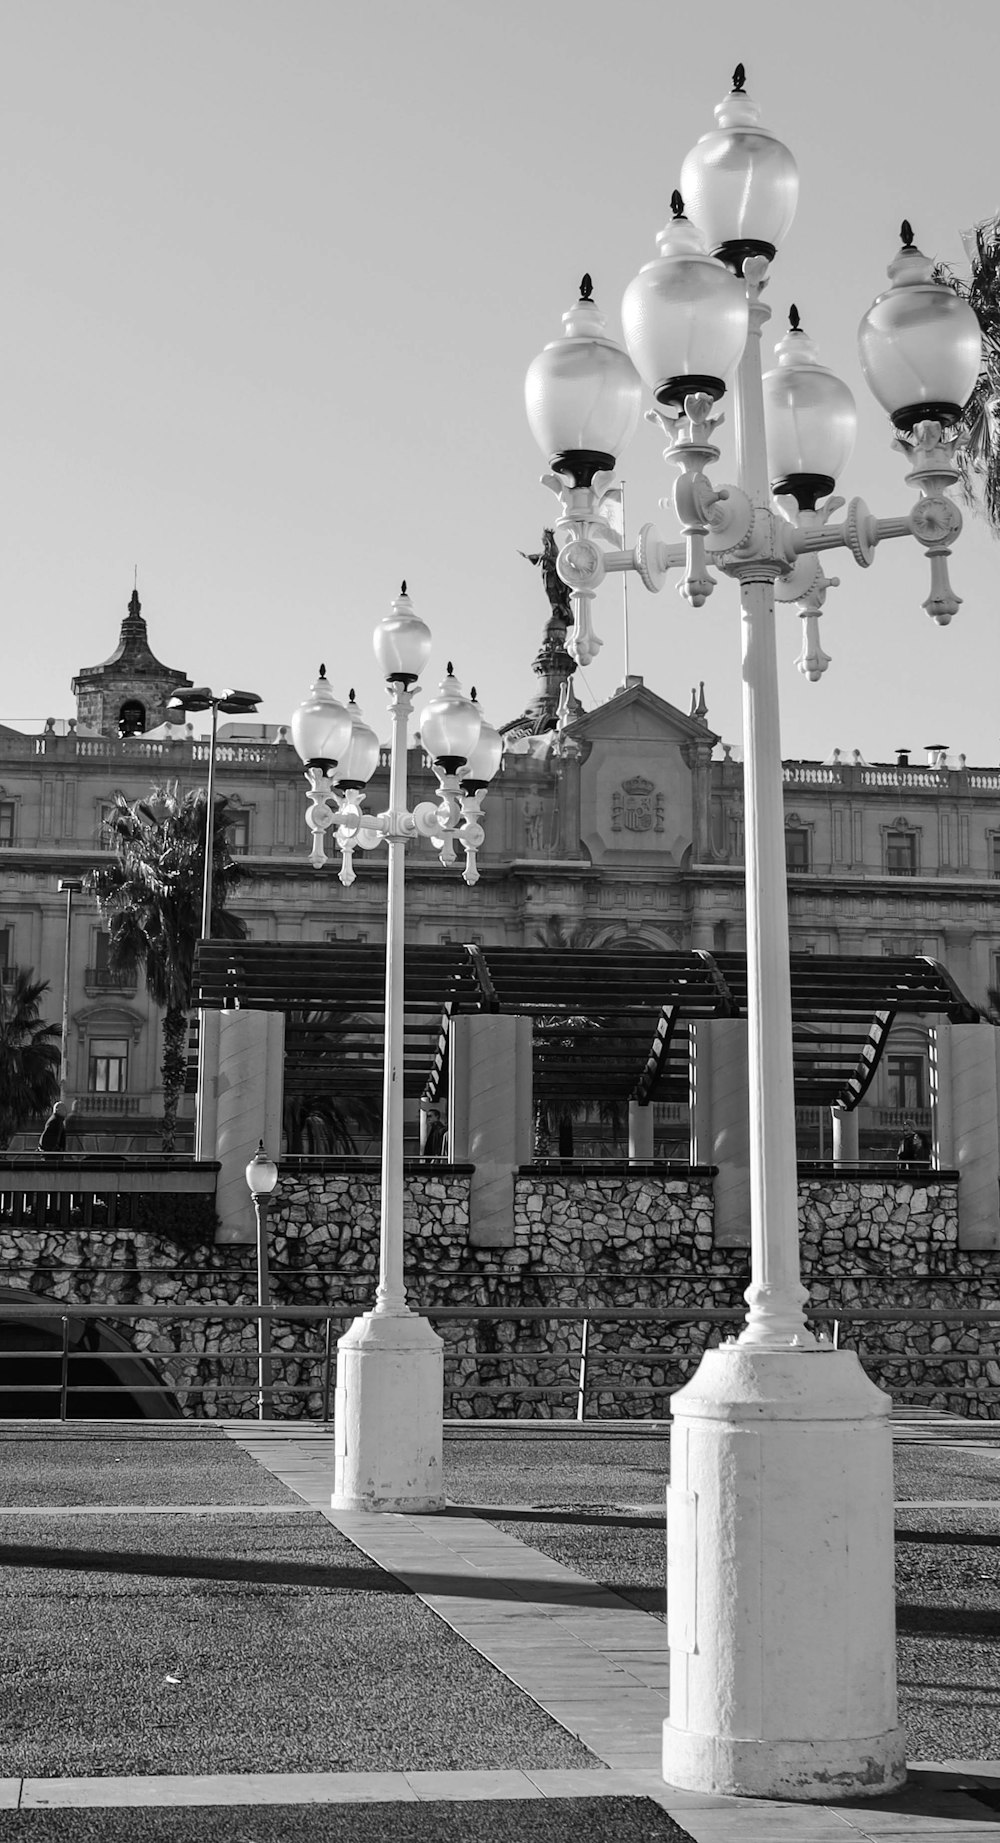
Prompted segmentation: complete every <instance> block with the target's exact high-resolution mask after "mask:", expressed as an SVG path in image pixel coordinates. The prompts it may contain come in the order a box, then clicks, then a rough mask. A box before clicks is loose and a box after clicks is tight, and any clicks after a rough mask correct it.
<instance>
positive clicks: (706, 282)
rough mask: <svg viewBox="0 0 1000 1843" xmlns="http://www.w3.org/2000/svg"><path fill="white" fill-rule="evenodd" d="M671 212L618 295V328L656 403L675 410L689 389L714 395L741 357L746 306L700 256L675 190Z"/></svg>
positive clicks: (699, 242)
mask: <svg viewBox="0 0 1000 1843" xmlns="http://www.w3.org/2000/svg"><path fill="white" fill-rule="evenodd" d="M671 206H672V209H673V212H674V216H673V219H672V221H671V222H670V223H669V224H668V225H667V227H666V229H665V230H662V231H661V232H660V234H659V236H658V238H657V245H658V248H659V252H660V253H659V255H658V256H656V257H654V259H653V261H652V262H647V264H646V266H645V268H643V269H640V271H639V273H638V275H637V276H636V277H635V279H634V281H631V282H630V283H629V285H628V287H627V288H626V290H625V298H624V300H623V301H622V326H623V328H624V332H625V343H626V345H627V346H628V349H629V351H630V353H631V354H632V358H633V360H634V361H635V366H636V370H637V371H638V372H639V375H640V377H641V378H642V379H643V380H644V382H645V383H646V384H648V385H649V388H650V390H651V391H652V392H653V395H654V397H655V398H656V400H657V402H658V403H668V404H669V403H675V404H683V402H684V398H685V397H686V396H690V395H691V393H692V392H694V391H703V392H706V393H707V394H708V395H709V396H710V397H712V398H718V397H721V396H722V393H723V391H724V390H725V387H726V384H727V383H728V381H729V380H730V379H731V378H732V376H733V374H734V372H735V370H736V367H737V366H738V364H739V362H740V359H741V358H742V356H743V348H744V346H745V345H746V340H747V326H748V308H747V296H746V289H745V287H744V285H743V283H742V282H741V281H738V280H737V279H736V277H735V275H732V274H730V271H729V270H728V269H727V268H726V267H725V264H724V263H721V262H717V261H716V259H715V257H714V256H709V255H708V253H707V251H706V249H705V245H704V240H703V238H702V237H701V234H700V232H699V231H697V230H696V229H695V226H694V225H693V224H692V223H690V221H689V220H688V218H687V217H686V216H685V215H684V202H683V200H682V198H681V196H680V193H679V192H675V193H674V194H673V197H672V199H671Z"/></svg>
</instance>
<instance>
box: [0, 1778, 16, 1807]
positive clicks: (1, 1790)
mask: <svg viewBox="0 0 1000 1843" xmlns="http://www.w3.org/2000/svg"><path fill="white" fill-rule="evenodd" d="M20 1797H21V1781H20V1779H0V1811H16V1810H17V1807H18V1803H19V1801H20Z"/></svg>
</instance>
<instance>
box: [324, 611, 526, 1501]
mask: <svg viewBox="0 0 1000 1843" xmlns="http://www.w3.org/2000/svg"><path fill="white" fill-rule="evenodd" d="M374 645H375V656H376V658H377V660H378V663H379V666H380V668H381V670H382V672H383V673H384V675H385V680H386V688H387V690H388V693H389V708H390V710H391V712H392V748H391V756H390V767H389V805H388V808H387V809H386V811H385V812H384V813H377V814H369V813H366V812H365V811H364V806H363V801H364V788H365V786H366V784H367V782H368V781H369V780H370V778H371V776H372V774H373V773H374V771H375V767H376V765H377V762H378V753H379V745H378V738H377V737H376V735H375V733H374V731H373V730H372V729H370V728H369V726H368V724H367V723H365V721H364V719H363V717H362V715H361V712H360V711H359V710H358V708H357V706H356V704H355V703H354V693H353V691H352V693H351V697H350V702H349V703H348V704H347V705H344V704H341V703H339V702H338V700H337V699H336V698H335V697H334V695H333V692H332V691H331V689H330V686H329V684H328V682H327V678H326V669H325V667H323V666H321V667H320V673H319V678H318V679H317V681H316V683H315V684H314V686H313V688H312V694H311V696H310V697H309V698H308V699H307V700H306V702H305V703H304V704H302V705H301V706H300V708H299V709H298V710H297V711H296V713H295V715H294V717H293V718H292V726H291V727H292V741H293V742H294V744H295V747H296V749H297V750H298V752H299V754H300V755H301V757H302V759H303V761H304V762H305V764H306V781H307V782H308V786H309V805H308V808H307V812H306V818H307V822H308V825H309V828H310V830H311V832H312V834H313V841H314V842H313V849H312V853H311V861H312V863H313V864H314V865H315V867H316V869H317V870H320V869H322V867H323V864H324V863H325V861H326V850H325V843H324V841H325V837H326V834H327V833H328V832H330V831H331V830H332V832H333V835H334V838H335V840H336V843H337V844H338V845H339V847H340V854H341V867H340V873H339V874H340V881H341V882H342V883H344V884H350V883H352V882H353V881H354V874H355V873H354V867H353V863H352V859H353V855H354V852H355V851H356V850H358V849H361V850H363V851H370V850H372V849H374V848H375V847H376V846H378V845H380V844H382V843H383V842H384V843H385V845H386V846H387V849H388V858H389V863H388V912H387V917H386V947H385V1065H384V1078H383V1085H382V1201H381V1218H380V1232H379V1277H378V1288H377V1291H376V1294H375V1304H374V1307H373V1309H372V1310H371V1311H369V1312H365V1313H364V1314H363V1315H362V1316H361V1317H360V1318H356V1319H355V1321H354V1323H353V1325H352V1326H351V1328H350V1330H349V1331H348V1332H347V1333H346V1334H345V1335H344V1337H342V1338H341V1339H340V1342H339V1344H338V1346H337V1389H336V1406H335V1423H336V1476H335V1485H334V1493H333V1502H334V1504H335V1505H336V1506H337V1507H338V1508H340V1509H354V1510H389V1511H391V1510H412V1511H417V1510H437V1509H440V1508H441V1506H442V1504H443V1503H444V1497H443V1492H442V1480H441V1462H442V1413H443V1406H442V1404H443V1361H442V1343H441V1339H440V1338H439V1337H438V1335H437V1333H436V1332H435V1331H434V1330H432V1328H431V1326H430V1324H429V1323H428V1321H427V1320H426V1319H425V1318H421V1317H420V1316H419V1315H418V1314H417V1313H415V1312H413V1311H411V1309H410V1307H409V1306H408V1305H407V1303H406V1287H405V1284H404V1281H403V1047H404V1045H403V938H404V888H405V886H404V862H405V860H404V851H405V847H406V843H407V840H409V839H413V838H429V839H430V840H431V842H432V844H433V845H434V848H435V850H436V851H437V853H438V856H439V857H440V859H441V862H442V863H443V864H452V863H454V862H455V858H456V850H455V847H456V844H457V845H459V846H461V848H462V851H463V853H464V857H465V864H464V868H463V871H462V875H463V878H464V880H465V882H466V883H468V884H473V883H475V882H476V881H477V880H478V876H479V872H478V869H477V867H476V853H477V851H478V849H479V847H480V845H481V844H482V842H483V838H484V833H483V828H482V825H481V824H480V814H481V810H482V798H483V794H484V792H485V790H486V788H487V786H488V785H489V783H490V781H491V780H492V779H493V776H494V774H495V773H496V771H497V769H498V768H499V766H500V758H501V755H502V753H503V743H502V740H501V738H500V736H499V735H498V733H497V731H496V730H495V729H494V728H493V726H492V725H491V724H489V723H487V722H486V720H485V718H484V717H483V714H482V712H481V711H480V709H479V707H478V705H477V704H476V702H475V693H473V696H472V697H471V698H468V697H465V696H464V695H463V693H462V691H461V688H460V686H459V685H458V682H457V680H456V679H455V678H454V676H453V674H452V668H451V666H450V665H449V667H448V675H447V677H446V678H445V679H444V681H443V683H442V685H441V688H440V690H439V692H438V694H437V696H436V697H433V698H432V699H431V700H430V702H429V703H428V704H427V705H426V706H425V707H424V709H423V710H422V711H421V713H420V737H421V741H422V743H423V746H424V748H425V750H426V751H427V753H428V754H429V755H430V756H431V757H432V759H433V762H434V771H435V773H436V775H437V778H438V785H439V789H440V793H439V797H438V799H437V800H436V801H426V802H423V803H422V804H420V805H419V806H417V807H415V808H414V810H413V811H412V812H410V811H408V810H407V805H406V797H407V795H406V741H407V720H408V718H409V715H410V712H411V710H412V709H413V700H414V696H415V694H416V692H417V690H418V689H419V687H418V685H417V679H418V678H419V676H420V673H421V671H422V669H423V667H424V665H425V664H426V661H427V656H428V654H429V652H430V648H431V635H430V629H429V628H428V627H427V625H426V623H425V622H424V621H422V620H421V619H420V616H419V615H417V614H415V613H414V610H413V606H412V603H411V602H410V598H409V596H408V595H407V593H406V584H405V582H404V584H403V586H402V590H401V593H400V595H399V597H398V599H397V600H396V601H395V602H393V604H392V612H391V614H389V615H387V616H386V617H385V618H384V619H383V620H382V621H381V622H380V623H379V625H378V627H376V629H375V633H374Z"/></svg>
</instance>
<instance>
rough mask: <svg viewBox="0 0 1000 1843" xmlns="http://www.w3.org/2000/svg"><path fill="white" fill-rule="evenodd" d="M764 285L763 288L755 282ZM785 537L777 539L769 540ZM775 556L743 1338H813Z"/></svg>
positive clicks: (748, 613)
mask: <svg viewBox="0 0 1000 1843" xmlns="http://www.w3.org/2000/svg"><path fill="white" fill-rule="evenodd" d="M751 294H752V291H751ZM769 319H770V313H769V310H768V309H767V308H766V307H764V306H763V305H762V304H761V303H760V302H759V301H757V300H755V299H753V298H751V304H750V330H749V336H748V338H747V343H746V347H745V350H744V354H743V358H742V360H741V363H740V367H739V372H738V374H737V379H736V390H735V400H736V416H735V422H736V452H737V465H738V469H739V484H740V485H741V486H742V488H743V490H744V492H746V493H747V494H748V495H749V497H750V498H751V499H752V500H753V502H754V505H755V506H756V507H757V508H758V509H759V513H760V514H763V515H764V516H765V517H771V516H772V514H771V512H770V482H769V478H768V463H767V441H766V435H765V427H764V399H763V390H762V386H761V356H760V341H761V332H762V330H763V327H764V326H765V325H766V323H767V321H768V320H769ZM769 548H772V549H773V546H771V547H769ZM774 581H775V564H774V562H773V561H772V560H771V559H768V558H765V559H763V560H762V561H761V562H760V564H759V566H755V565H753V564H750V565H747V566H746V568H745V570H744V571H743V572H741V576H740V601H741V627H742V636H743V740H744V766H743V779H744V814H745V819H744V823H745V834H746V836H745V860H746V931H747V1023H748V1030H747V1036H748V1053H749V1068H750V1250H751V1265H750V1286H749V1288H748V1289H747V1293H746V1299H747V1304H748V1305H749V1307H750V1311H749V1315H748V1319H747V1324H746V1327H745V1328H744V1330H743V1332H742V1333H741V1336H740V1342H741V1343H754V1344H765V1345H770V1346H771V1347H777V1348H780V1347H782V1346H787V1345H789V1344H792V1343H796V1344H802V1343H812V1342H813V1341H814V1340H813V1338H812V1334H811V1333H810V1332H808V1331H807V1330H806V1325H805V1318H804V1316H803V1306H804V1305H805V1302H806V1299H807V1294H806V1291H805V1288H804V1287H803V1286H802V1284H801V1280H800V1268H799V1228H798V1181H797V1168H796V1157H795V1089H794V1080H793V1072H792V996H791V974H790V968H789V957H788V888H787V879H786V870H785V820H784V799H783V794H782V781H781V726H780V712H779V703H778V659H777V643H776V634H775V597H774Z"/></svg>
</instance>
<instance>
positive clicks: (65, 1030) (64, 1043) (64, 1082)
mask: <svg viewBox="0 0 1000 1843" xmlns="http://www.w3.org/2000/svg"><path fill="white" fill-rule="evenodd" d="M72 932H73V891H72V890H71V889H68V890H67V891H66V944H65V952H64V955H63V989H62V1036H61V1039H60V1048H59V1099H60V1100H61V1101H64V1100H65V1099H66V1093H67V1090H68V1087H69V968H70V939H71V936H72Z"/></svg>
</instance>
